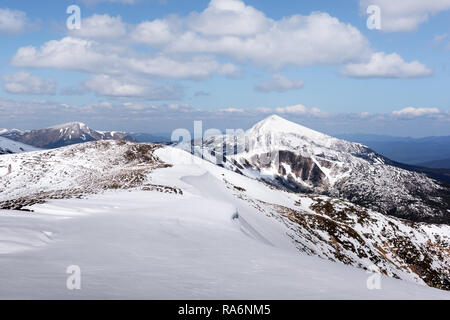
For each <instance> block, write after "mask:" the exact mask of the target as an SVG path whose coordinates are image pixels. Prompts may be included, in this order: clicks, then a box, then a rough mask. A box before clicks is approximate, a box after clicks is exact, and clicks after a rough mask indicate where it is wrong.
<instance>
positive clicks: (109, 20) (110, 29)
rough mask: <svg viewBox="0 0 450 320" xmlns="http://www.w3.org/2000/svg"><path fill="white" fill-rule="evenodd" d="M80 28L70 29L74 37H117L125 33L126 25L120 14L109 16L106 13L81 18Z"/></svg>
mask: <svg viewBox="0 0 450 320" xmlns="http://www.w3.org/2000/svg"><path fill="white" fill-rule="evenodd" d="M81 26H82V27H81V29H75V30H72V31H70V34H71V35H72V36H74V37H80V38H91V39H117V38H120V37H123V36H125V35H126V33H127V25H126V24H125V23H124V22H123V21H122V18H121V17H120V16H117V17H111V16H109V15H107V14H103V15H98V14H94V15H93V16H91V17H89V18H86V19H83V20H82V23H81Z"/></svg>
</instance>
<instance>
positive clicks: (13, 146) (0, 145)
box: [0, 137, 39, 155]
mask: <svg viewBox="0 0 450 320" xmlns="http://www.w3.org/2000/svg"><path fill="white" fill-rule="evenodd" d="M37 150H39V149H38V148H35V147H32V146H29V145H26V144H23V143H20V142H16V141H13V140H9V139H6V138H2V137H0V155H2V154H12V153H22V152H30V151H37Z"/></svg>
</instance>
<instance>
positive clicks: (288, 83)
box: [255, 74, 305, 92]
mask: <svg viewBox="0 0 450 320" xmlns="http://www.w3.org/2000/svg"><path fill="white" fill-rule="evenodd" d="M304 85H305V82H304V81H302V80H298V81H293V80H289V79H288V78H286V77H285V76H283V75H281V74H275V75H273V76H272V78H271V79H269V80H266V81H263V82H262V83H260V84H258V85H257V86H256V87H255V89H256V90H257V91H259V92H273V91H276V92H286V91H289V90H298V89H301V88H303V86H304Z"/></svg>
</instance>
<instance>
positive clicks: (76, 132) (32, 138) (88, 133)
mask: <svg viewBox="0 0 450 320" xmlns="http://www.w3.org/2000/svg"><path fill="white" fill-rule="evenodd" d="M0 137H3V138H6V139H9V140H12V141H16V142H20V143H22V144H25V145H29V146H34V147H37V148H42V149H54V148H59V147H64V146H68V145H73V144H78V143H83V142H90V141H99V140H126V141H135V142H148V143H167V142H170V139H169V138H166V137H163V136H158V135H152V134H147V133H128V132H120V131H99V130H93V129H91V128H89V127H88V126H87V125H86V124H84V123H81V122H71V123H65V124H61V125H57V126H53V127H49V128H45V129H39V130H18V129H13V130H10V131H9V130H6V129H0ZM5 153H6V152H5Z"/></svg>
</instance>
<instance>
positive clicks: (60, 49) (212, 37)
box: [11, 0, 450, 92]
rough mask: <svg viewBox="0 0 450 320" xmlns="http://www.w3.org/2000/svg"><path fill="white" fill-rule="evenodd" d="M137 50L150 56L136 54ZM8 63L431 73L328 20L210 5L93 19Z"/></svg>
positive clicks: (140, 71) (110, 69)
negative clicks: (132, 19) (134, 18)
mask: <svg viewBox="0 0 450 320" xmlns="http://www.w3.org/2000/svg"><path fill="white" fill-rule="evenodd" d="M449 1H450V0H449ZM141 44H145V45H147V46H149V50H148V51H145V50H140V49H141V48H140V47H138V45H141ZM11 61H12V64H13V65H14V66H17V67H32V68H57V69H63V70H71V71H81V72H87V73H92V74H100V75H110V76H117V75H119V74H131V73H133V74H135V75H147V76H151V77H155V78H171V79H196V80H198V79H205V78H208V77H209V76H211V75H214V74H219V75H226V76H233V75H237V74H239V72H240V68H239V67H238V66H237V64H239V63H248V64H252V65H255V66H258V67H262V68H264V69H266V70H270V71H271V72H279V71H280V70H281V69H282V68H284V67H286V66H313V65H337V66H342V65H346V66H345V68H344V69H343V74H346V75H348V76H352V77H391V78H407V77H421V76H427V75H430V74H431V72H432V71H431V70H429V69H428V68H427V67H426V66H424V65H422V64H421V63H419V62H417V61H413V62H410V63H408V62H405V61H403V59H402V58H401V57H400V56H398V55H397V54H391V55H388V54H384V53H373V51H372V49H371V47H370V43H369V41H368V40H367V39H366V38H365V37H364V36H363V35H362V34H361V32H360V31H359V30H358V29H357V28H355V27H354V26H352V25H351V24H348V23H344V22H341V21H340V20H339V19H337V18H335V17H332V16H330V15H329V14H328V13H322V12H314V13H311V14H310V15H293V16H287V17H284V18H281V19H278V20H274V19H271V18H268V17H267V16H266V15H265V14H264V13H263V12H262V11H259V10H257V9H255V8H254V7H252V6H249V5H246V4H245V3H244V2H243V1H242V0H211V1H210V3H209V5H208V7H207V8H206V9H205V10H203V11H201V12H193V13H191V14H189V15H187V16H184V17H180V16H176V15H171V16H169V17H166V18H163V19H156V20H151V21H144V22H142V23H140V24H138V25H134V26H133V25H128V24H126V23H124V22H123V21H122V19H121V17H120V16H117V17H111V16H109V15H106V14H105V15H93V16H91V17H88V18H86V19H84V20H83V25H82V29H81V30H73V31H68V35H67V36H66V37H64V38H62V39H60V40H52V41H48V42H46V43H44V44H43V45H42V46H40V47H36V46H27V47H22V48H19V49H18V51H17V52H16V54H15V55H14V56H13V58H12V60H11ZM302 85H303V83H302V82H300V81H292V80H289V79H286V78H284V77H282V76H280V75H276V76H274V78H273V79H271V80H268V81H267V82H265V83H261V84H260V85H259V86H257V88H256V89H257V90H260V91H263V92H270V91H277V92H283V91H286V90H294V89H299V88H301V86H302Z"/></svg>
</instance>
